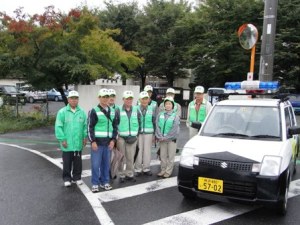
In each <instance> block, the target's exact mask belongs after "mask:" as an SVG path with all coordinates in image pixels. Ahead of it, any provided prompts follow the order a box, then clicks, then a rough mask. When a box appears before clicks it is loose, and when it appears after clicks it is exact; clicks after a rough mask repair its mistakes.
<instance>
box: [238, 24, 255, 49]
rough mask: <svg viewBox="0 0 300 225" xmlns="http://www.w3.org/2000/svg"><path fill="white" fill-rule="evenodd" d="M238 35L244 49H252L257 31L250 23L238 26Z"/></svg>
mask: <svg viewBox="0 0 300 225" xmlns="http://www.w3.org/2000/svg"><path fill="white" fill-rule="evenodd" d="M238 36H239V40H240V44H241V46H242V47H243V48H244V49H252V48H253V47H254V46H255V44H256V42H257V39H258V31H257V29H256V27H255V26H254V25H252V24H243V25H242V26H240V27H239V30H238Z"/></svg>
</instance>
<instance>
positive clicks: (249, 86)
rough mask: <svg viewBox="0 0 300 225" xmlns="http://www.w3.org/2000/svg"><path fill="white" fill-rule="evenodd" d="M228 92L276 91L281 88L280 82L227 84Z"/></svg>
mask: <svg viewBox="0 0 300 225" xmlns="http://www.w3.org/2000/svg"><path fill="white" fill-rule="evenodd" d="M225 88H226V89H227V90H276V89H278V88H279V82H278V81H258V80H253V81H242V82H226V83H225Z"/></svg>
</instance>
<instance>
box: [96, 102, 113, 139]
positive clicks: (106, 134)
mask: <svg viewBox="0 0 300 225" xmlns="http://www.w3.org/2000/svg"><path fill="white" fill-rule="evenodd" d="M94 109H95V111H96V114H97V117H98V122H97V124H96V126H95V137H97V138H112V134H113V126H112V120H113V119H114V118H115V110H113V109H112V108H110V119H108V118H107V117H106V116H105V114H104V113H103V112H102V111H101V110H100V108H99V107H98V106H97V107H95V108H94Z"/></svg>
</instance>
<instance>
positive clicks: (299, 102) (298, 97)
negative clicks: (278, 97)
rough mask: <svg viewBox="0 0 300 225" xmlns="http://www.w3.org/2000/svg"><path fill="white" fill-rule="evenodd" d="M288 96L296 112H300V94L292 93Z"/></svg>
mask: <svg viewBox="0 0 300 225" xmlns="http://www.w3.org/2000/svg"><path fill="white" fill-rule="evenodd" d="M288 97H289V101H290V102H291V104H292V106H293V109H294V112H295V114H300V94H290V95H289V96H288Z"/></svg>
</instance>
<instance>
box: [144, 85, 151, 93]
mask: <svg viewBox="0 0 300 225" xmlns="http://www.w3.org/2000/svg"><path fill="white" fill-rule="evenodd" d="M144 91H152V92H153V87H152V86H151V85H146V86H145V87H144Z"/></svg>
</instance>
